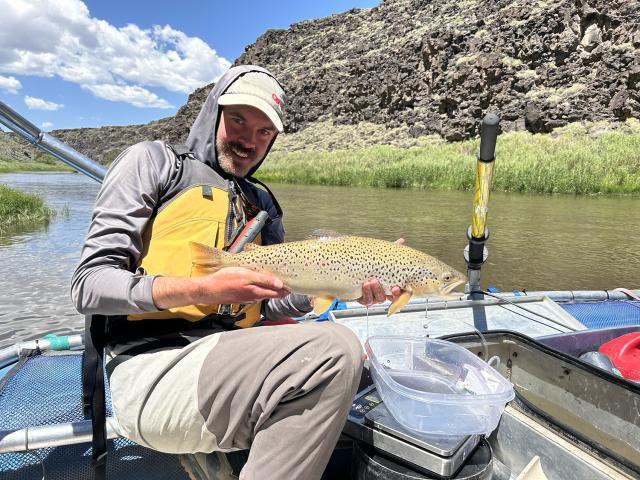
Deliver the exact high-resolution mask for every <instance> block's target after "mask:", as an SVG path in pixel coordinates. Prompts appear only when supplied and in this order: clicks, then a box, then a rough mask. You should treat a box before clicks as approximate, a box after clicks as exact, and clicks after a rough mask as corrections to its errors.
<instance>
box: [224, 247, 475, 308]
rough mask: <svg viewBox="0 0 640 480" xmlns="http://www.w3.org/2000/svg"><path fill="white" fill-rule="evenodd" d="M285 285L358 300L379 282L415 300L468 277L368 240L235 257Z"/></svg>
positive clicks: (415, 252) (257, 251) (269, 249)
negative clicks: (370, 281) (409, 293)
mask: <svg viewBox="0 0 640 480" xmlns="http://www.w3.org/2000/svg"><path fill="white" fill-rule="evenodd" d="M232 263H233V264H235V265H239V266H246V265H251V266H252V267H253V268H254V269H255V268H261V269H264V270H266V271H269V272H271V273H273V274H274V275H276V276H278V277H280V278H281V279H283V281H286V283H287V286H288V287H290V289H291V290H292V291H294V292H299V293H308V294H312V295H323V296H335V297H342V298H347V299H354V298H358V297H359V296H360V295H359V292H360V293H361V291H360V286H361V285H362V283H363V282H364V281H365V280H367V279H369V278H371V277H377V278H378V279H379V280H380V282H381V283H382V285H383V287H384V288H385V289H389V290H390V288H391V287H392V286H394V285H398V286H399V287H400V288H402V289H405V290H412V291H414V292H415V293H416V295H420V294H421V293H427V294H428V293H430V292H434V291H437V290H439V289H440V288H441V287H442V284H443V283H450V282H454V281H456V280H457V279H458V278H464V277H463V276H462V275H461V274H460V273H459V272H456V271H455V270H454V269H452V268H451V267H449V266H448V265H446V264H444V263H442V262H440V261H439V260H437V259H435V258H433V257H431V256H429V255H427V254H426V253H423V252H420V251H418V250H415V249H412V248H410V247H407V246H404V245H397V244H394V243H391V242H387V241H384V240H378V239H373V238H367V237H355V236H340V237H332V238H323V239H321V240H319V239H314V240H304V241H299V242H288V243H282V244H277V245H269V246H263V247H261V248H259V249H251V250H248V251H245V252H242V253H239V254H236V255H233V256H232Z"/></svg>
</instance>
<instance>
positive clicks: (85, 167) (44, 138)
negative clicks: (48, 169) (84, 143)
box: [0, 102, 107, 182]
mask: <svg viewBox="0 0 640 480" xmlns="http://www.w3.org/2000/svg"><path fill="white" fill-rule="evenodd" d="M0 123H2V124H3V125H4V126H6V127H7V128H9V129H11V130H13V131H14V132H15V133H17V134H18V135H20V136H21V137H22V138H24V139H25V140H27V141H28V142H31V143H33V144H34V145H35V146H36V147H38V148H39V149H41V150H44V151H45V152H47V153H49V154H51V155H53V156H54V157H56V158H57V159H58V160H61V161H63V162H64V163H66V164H67V165H70V166H72V167H73V168H75V169H76V170H78V171H79V172H80V173H84V174H85V175H87V176H88V177H91V178H93V179H94V180H96V181H97V182H102V180H104V176H105V175H106V173H107V168H106V167H105V166H104V165H101V164H100V163H98V162H96V161H95V160H92V159H91V158H89V157H87V156H86V155H83V154H82V153H80V152H78V151H77V150H74V149H73V148H71V147H70V146H69V145H67V144H66V143H64V142H61V141H60V140H58V139H57V138H55V137H52V136H51V135H49V134H48V133H45V132H43V131H42V130H40V129H39V128H38V127H36V126H35V125H34V124H33V123H31V122H30V121H29V120H27V119H26V118H24V117H23V116H22V115H20V114H19V113H18V112H16V111H15V110H13V109H12V108H11V107H9V105H7V104H6V103H4V102H0Z"/></svg>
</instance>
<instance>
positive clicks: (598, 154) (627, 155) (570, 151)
mask: <svg viewBox="0 0 640 480" xmlns="http://www.w3.org/2000/svg"><path fill="white" fill-rule="evenodd" d="M478 151H479V140H468V141H463V142H456V143H445V142H434V143H433V144H431V145H426V146H422V147H414V148H408V149H403V148H397V147H392V146H372V147H367V148H361V149H357V150H351V149H350V150H336V151H331V152H326V151H305V150H300V151H294V152H289V153H285V152H273V153H271V154H270V155H269V159H268V161H267V162H265V163H264V165H263V166H262V167H261V168H260V170H259V172H258V177H259V178H261V179H262V180H269V181H272V182H286V183H307V184H323V185H345V186H371V187H390V188H425V189H447V190H471V189H473V186H474V176H475V162H476V155H477V152H478ZM492 188H493V190H496V191H505V192H532V193H571V194H629V195H640V130H639V131H638V132H632V133H629V132H617V131H615V132H609V133H602V134H599V135H598V136H596V137H591V136H589V135H587V134H585V133H584V132H579V131H578V132H574V131H571V130H568V131H565V132H563V133H562V134H557V135H543V134H537V135H532V134H530V133H528V132H510V133H504V134H502V135H500V137H499V138H498V143H497V147H496V165H495V172H494V177H493V187H492Z"/></svg>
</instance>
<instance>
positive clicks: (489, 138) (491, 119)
mask: <svg viewBox="0 0 640 480" xmlns="http://www.w3.org/2000/svg"><path fill="white" fill-rule="evenodd" d="M499 123H500V117H499V116H498V115H496V114H495V113H488V114H486V115H485V116H484V118H483V119H482V126H481V128H480V157H479V159H480V160H481V161H483V162H492V161H493V160H494V159H495V156H496V139H497V138H498V124H499Z"/></svg>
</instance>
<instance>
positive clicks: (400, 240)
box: [393, 238, 405, 245]
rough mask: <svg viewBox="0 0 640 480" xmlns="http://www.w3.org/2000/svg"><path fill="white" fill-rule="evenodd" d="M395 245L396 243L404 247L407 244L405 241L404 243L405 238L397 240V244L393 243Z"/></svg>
mask: <svg viewBox="0 0 640 480" xmlns="http://www.w3.org/2000/svg"><path fill="white" fill-rule="evenodd" d="M393 243H395V244H397V245H404V244H405V241H404V238H399V239H397V240H396V241H395V242H393Z"/></svg>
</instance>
